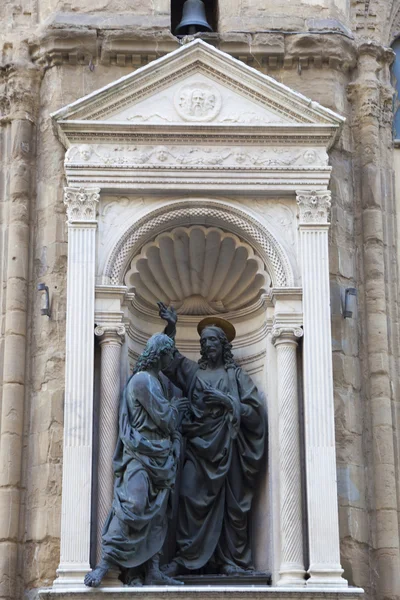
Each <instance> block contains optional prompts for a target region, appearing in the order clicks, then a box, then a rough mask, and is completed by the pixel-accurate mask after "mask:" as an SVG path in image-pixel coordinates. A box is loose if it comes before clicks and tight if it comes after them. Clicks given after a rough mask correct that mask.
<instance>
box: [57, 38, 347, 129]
mask: <svg viewBox="0 0 400 600" xmlns="http://www.w3.org/2000/svg"><path fill="white" fill-rule="evenodd" d="M53 118H54V120H55V121H56V122H57V123H58V124H59V126H61V129H62V130H64V131H66V130H68V123H69V124H70V125H72V122H74V123H77V122H80V123H81V124H82V125H83V123H84V122H86V123H88V122H89V123H92V124H93V126H94V127H95V128H96V129H97V128H98V125H99V123H103V124H104V125H105V126H106V125H108V127H109V126H110V125H111V124H115V125H126V126H138V125H140V126H143V125H148V126H153V125H154V126H160V125H164V126H169V125H185V126H187V125H191V126H196V125H198V126H205V125H207V126H213V125H215V126H229V125H232V126H236V127H238V126H239V127H240V125H243V126H263V127H264V126H265V127H268V126H273V127H276V126H283V127H293V126H295V127H296V126H300V127H301V126H303V127H304V126H314V127H315V126H316V127H318V125H320V126H323V127H325V128H328V129H330V128H333V129H337V128H338V127H339V126H340V125H341V124H342V123H343V121H344V119H343V118H342V117H341V116H339V115H337V114H336V113H334V112H333V111H331V110H329V109H327V108H324V107H323V106H321V105H320V104H318V103H316V102H313V101H311V100H310V99H309V98H306V97H305V96H303V95H301V94H299V93H297V92H295V91H293V90H291V89H290V88H288V87H287V86H284V85H282V84H280V83H278V82H277V81H275V80H274V79H273V78H272V77H269V76H267V75H264V74H262V73H260V72H258V71H257V70H255V69H253V68H251V67H249V66H247V65H245V64H243V63H241V62H240V61H238V60H236V59H234V58H232V57H231V56H230V55H228V54H226V53H224V52H221V51H220V50H217V49H216V48H214V47H213V46H211V45H209V44H207V43H205V42H203V41H202V40H195V41H193V42H191V43H189V44H187V45H184V46H182V47H181V48H179V49H178V50H176V51H174V52H171V53H170V54H168V55H166V56H164V57H162V58H159V59H157V60H155V61H153V62H151V63H149V64H148V65H146V66H145V67H142V68H140V69H137V70H136V71H134V72H133V73H130V74H129V75H127V76H125V77H122V78H121V79H118V80H117V81H115V82H113V83H111V84H109V85H107V86H105V87H103V88H101V89H100V90H97V91H96V92H93V93H92V94H89V95H88V96H85V97H84V98H81V99H80V100H77V101H76V102H74V103H72V104H70V105H68V106H66V107H64V108H63V109H61V110H59V111H57V112H56V113H54V114H53ZM62 124H65V126H66V129H65V128H64V127H63V126H62ZM332 133H333V132H332Z"/></svg>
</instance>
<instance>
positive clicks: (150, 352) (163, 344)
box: [133, 333, 174, 375]
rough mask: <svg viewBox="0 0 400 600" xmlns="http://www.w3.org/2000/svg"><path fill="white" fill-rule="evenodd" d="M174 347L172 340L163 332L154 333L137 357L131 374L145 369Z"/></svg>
mask: <svg viewBox="0 0 400 600" xmlns="http://www.w3.org/2000/svg"><path fill="white" fill-rule="evenodd" d="M173 347H174V341H173V340H172V339H171V338H170V337H168V336H167V335H165V334H164V333H155V334H154V335H152V336H151V338H150V339H149V340H148V342H147V344H146V347H145V349H144V350H143V352H142V354H141V355H140V356H139V358H138V359H137V363H136V365H135V368H134V369H133V374H134V375H135V374H136V373H139V371H147V370H148V369H150V368H151V367H153V366H154V365H155V364H157V363H158V361H159V360H160V357H161V356H162V355H163V354H167V352H171V350H172V349H173Z"/></svg>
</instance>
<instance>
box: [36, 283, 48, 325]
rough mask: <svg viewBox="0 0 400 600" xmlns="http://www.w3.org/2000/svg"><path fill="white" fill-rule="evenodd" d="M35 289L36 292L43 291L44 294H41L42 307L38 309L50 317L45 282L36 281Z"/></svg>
mask: <svg viewBox="0 0 400 600" xmlns="http://www.w3.org/2000/svg"><path fill="white" fill-rule="evenodd" d="M37 289H38V292H44V294H42V308H41V309H40V314H42V315H47V316H48V317H50V295H49V288H48V287H47V285H46V284H45V283H38V286H37Z"/></svg>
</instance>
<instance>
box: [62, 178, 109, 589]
mask: <svg viewBox="0 0 400 600" xmlns="http://www.w3.org/2000/svg"><path fill="white" fill-rule="evenodd" d="M99 192H100V190H99V189H83V188H66V190H65V199H64V203H65V204H66V206H67V215H68V274H67V331H66V359H65V363H66V364H65V405H64V452H63V484H62V509H61V548H60V554H61V556H60V566H59V568H58V571H57V574H58V579H56V581H55V582H54V583H55V585H62V586H65V585H71V586H73V585H82V584H83V577H84V575H85V574H86V573H87V572H88V571H89V570H90V562H89V560H90V527H91V508H92V507H91V492H92V449H93V369H94V339H93V322H94V297H95V251H96V228H97V221H96V205H97V203H98V201H99Z"/></svg>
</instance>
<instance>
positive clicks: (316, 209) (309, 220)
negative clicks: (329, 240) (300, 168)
mask: <svg viewBox="0 0 400 600" xmlns="http://www.w3.org/2000/svg"><path fill="white" fill-rule="evenodd" d="M296 195H297V205H298V207H299V213H300V223H302V224H303V223H304V224H311V225H313V224H328V223H329V212H330V208H331V192H330V191H329V190H309V191H308V190H307V191H300V192H297V194H296Z"/></svg>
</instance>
